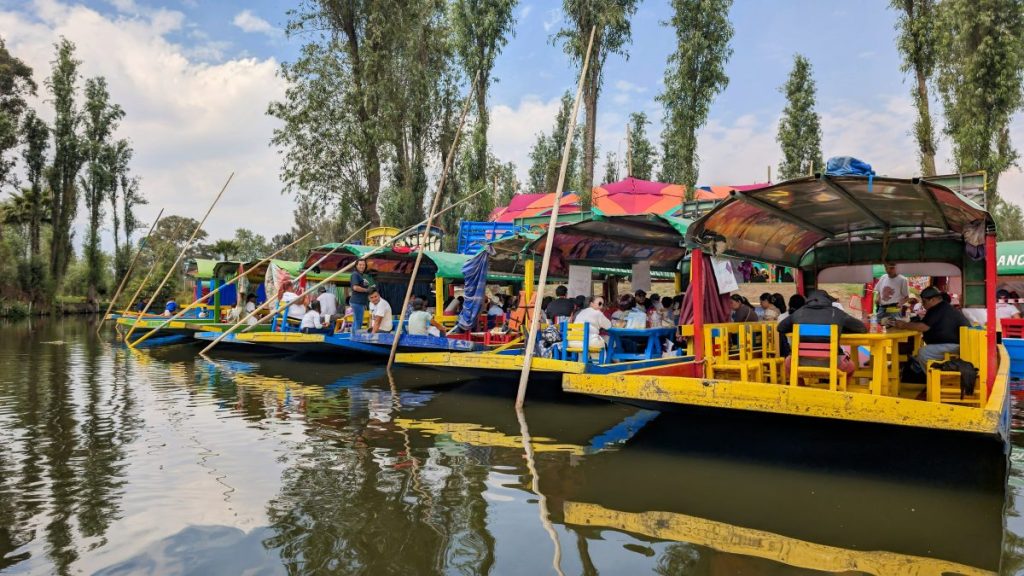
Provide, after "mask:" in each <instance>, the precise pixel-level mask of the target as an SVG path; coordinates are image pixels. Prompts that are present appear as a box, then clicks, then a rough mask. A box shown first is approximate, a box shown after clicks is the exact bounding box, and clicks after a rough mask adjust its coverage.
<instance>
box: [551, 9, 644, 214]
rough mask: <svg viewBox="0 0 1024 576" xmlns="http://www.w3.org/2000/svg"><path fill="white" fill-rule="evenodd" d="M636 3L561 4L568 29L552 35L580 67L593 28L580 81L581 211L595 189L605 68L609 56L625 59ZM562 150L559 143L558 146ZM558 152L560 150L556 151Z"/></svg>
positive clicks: (579, 189) (579, 187)
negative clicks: (581, 112)
mask: <svg viewBox="0 0 1024 576" xmlns="http://www.w3.org/2000/svg"><path fill="white" fill-rule="evenodd" d="M636 6H637V0H563V1H562V10H563V12H565V15H566V18H567V19H568V21H569V24H570V26H569V27H568V28H564V29H562V30H561V31H559V32H558V34H556V35H555V39H556V40H559V39H560V40H561V41H562V42H563V48H564V50H565V53H566V54H568V55H569V57H570V58H571V59H572V60H573V62H575V63H576V64H577V65H579V66H581V67H582V65H583V58H584V56H586V53H587V44H588V42H589V41H590V31H591V29H594V28H596V30H597V32H596V34H595V35H594V47H593V48H592V52H591V54H590V65H589V67H588V68H587V75H586V77H585V78H584V79H583V108H584V113H585V119H584V124H583V162H582V166H581V169H580V170H581V172H580V179H579V186H578V188H577V191H578V192H579V194H580V198H581V200H582V201H583V204H584V207H589V205H590V194H591V189H592V188H593V186H594V162H595V157H596V155H597V145H596V141H595V138H596V135H597V101H598V96H599V95H600V93H601V83H602V81H603V75H604V64H605V61H606V60H607V59H608V56H609V55H610V54H621V55H623V56H628V53H627V52H626V45H627V44H629V43H630V42H631V41H632V31H631V27H630V23H629V19H630V18H631V17H632V16H633V14H635V13H636ZM559 146H561V143H560V144H559ZM559 149H561V148H559Z"/></svg>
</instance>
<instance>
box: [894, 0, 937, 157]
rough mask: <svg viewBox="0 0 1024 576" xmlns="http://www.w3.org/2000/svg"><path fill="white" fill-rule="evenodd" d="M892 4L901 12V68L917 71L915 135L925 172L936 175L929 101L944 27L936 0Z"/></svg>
mask: <svg viewBox="0 0 1024 576" xmlns="http://www.w3.org/2000/svg"><path fill="white" fill-rule="evenodd" d="M891 6H892V7H893V9H894V10H897V11H899V12H900V17H899V21H898V23H897V25H896V28H897V30H899V33H900V34H899V39H898V40H897V46H898V47H899V49H900V53H902V55H903V65H902V66H901V68H900V69H901V70H902V71H903V72H904V73H906V72H913V74H914V79H915V80H916V85H915V86H914V88H912V89H911V91H910V93H911V95H912V96H913V97H914V107H915V108H917V120H915V121H914V138H915V139H916V140H917V152H918V157H919V159H920V161H921V174H922V175H924V176H934V175H935V130H934V129H933V127H932V116H931V111H930V109H929V103H928V83H929V82H930V81H931V79H932V75H933V74H934V72H935V45H936V37H937V36H938V35H939V33H940V31H939V30H938V29H937V28H936V22H935V1H934V0H892V3H891Z"/></svg>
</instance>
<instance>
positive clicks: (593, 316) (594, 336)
mask: <svg viewBox="0 0 1024 576" xmlns="http://www.w3.org/2000/svg"><path fill="white" fill-rule="evenodd" d="M587 303H588V306H587V307H586V308H584V309H583V310H580V311H579V313H578V314H576V324H583V323H586V324H590V347H591V348H604V338H601V330H602V329H604V330H607V329H609V328H611V327H612V322H611V320H609V319H608V317H607V316H605V315H604V311H603V309H604V298H602V297H601V296H591V297H590V299H589V300H588V301H587ZM569 344H570V345H571V346H580V342H578V341H577V342H570V343H569Z"/></svg>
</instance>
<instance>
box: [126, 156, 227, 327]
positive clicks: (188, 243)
mask: <svg viewBox="0 0 1024 576" xmlns="http://www.w3.org/2000/svg"><path fill="white" fill-rule="evenodd" d="M234 177H235V173H234V172H232V173H231V174H229V175H228V179H227V180H226V181H225V182H224V185H223V186H221V188H220V192H218V193H217V197H216V198H214V199H213V204H210V207H209V208H207V210H206V214H204V215H203V219H202V220H200V221H199V224H198V225H196V229H195V230H193V231H192V235H191V236H189V238H188V241H186V242H185V245H184V246H182V247H181V252H179V253H178V257H177V258H176V259H175V260H174V264H173V265H171V267H170V269H169V270H167V274H164V279H163V280H162V281H161V282H160V285H159V286H157V287H156V290H154V291H153V293H154V294H159V293H160V290H162V289H163V287H164V285H165V284H167V281H168V280H170V278H171V275H172V274H174V273H175V272H176V271H177V268H178V264H180V263H181V259H182V258H184V257H185V253H186V252H188V247H189V246H191V245H192V242H193V241H195V239H196V236H197V235H198V234H199V231H200V230H202V229H203V224H206V219H207V218H209V217H210V212H213V208H214V206H216V205H217V202H219V201H220V197H221V196H223V195H224V191H225V190H227V189H228V184H230V183H231V179H232V178H234ZM152 305H153V300H152V299H150V300H149V302H146V308H145V309H144V310H143V311H142V314H139V316H138V317H137V318H136V319H135V323H134V324H132V327H131V329H129V330H128V334H126V335H125V337H124V341H125V342H131V336H132V332H135V329H136V328H138V326H139V320H141V319H142V316H144V315H145V314H146V312H149V307H150V306H152Z"/></svg>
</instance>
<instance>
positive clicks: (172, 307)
mask: <svg viewBox="0 0 1024 576" xmlns="http://www.w3.org/2000/svg"><path fill="white" fill-rule="evenodd" d="M177 311H178V303H177V302H175V301H174V296H171V297H170V299H168V300H167V304H165V305H164V316H174V314H175V313H176V312H177Z"/></svg>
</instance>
